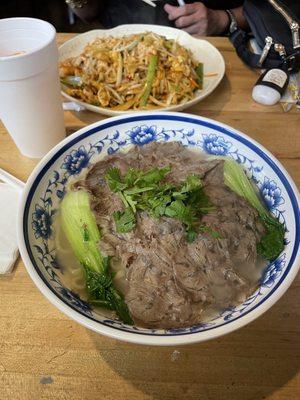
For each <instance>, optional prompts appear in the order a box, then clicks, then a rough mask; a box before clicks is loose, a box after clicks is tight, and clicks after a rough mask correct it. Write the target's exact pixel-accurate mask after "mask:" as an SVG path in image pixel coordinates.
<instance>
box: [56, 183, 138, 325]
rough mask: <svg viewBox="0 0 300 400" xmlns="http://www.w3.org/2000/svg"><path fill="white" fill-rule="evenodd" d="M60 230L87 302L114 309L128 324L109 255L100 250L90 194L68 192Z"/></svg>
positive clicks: (63, 206) (128, 320)
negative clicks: (80, 274) (73, 258)
mask: <svg viewBox="0 0 300 400" xmlns="http://www.w3.org/2000/svg"><path fill="white" fill-rule="evenodd" d="M60 212H61V221H62V229H63V231H64V233H65V235H66V238H67V240H68V241H69V243H70V245H71V248H72V250H73V252H74V254H75V256H76V258H77V259H78V261H79V262H80V264H81V265H82V267H83V269H84V272H85V279H86V291H87V294H88V299H89V301H90V302H92V303H95V302H98V305H101V306H102V307H106V308H108V309H110V310H114V311H116V313H117V315H118V317H119V318H120V319H121V320H122V321H123V322H125V323H131V324H132V320H131V318H130V315H129V312H128V309H127V306H126V303H125V301H124V298H123V296H122V294H121V293H119V292H118V291H117V290H116V289H115V287H114V285H113V275H112V273H111V272H110V270H109V258H107V257H103V256H102V254H101V253H100V251H99V248H98V245H99V241H100V232H99V229H98V226H97V223H96V218H95V216H94V214H93V213H92V211H91V208H90V201H89V194H88V193H87V192H85V191H84V190H77V191H71V192H69V193H68V194H66V196H65V197H64V199H63V200H62V202H61V208H60Z"/></svg>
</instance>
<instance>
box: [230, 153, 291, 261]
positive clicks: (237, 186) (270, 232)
mask: <svg viewBox="0 0 300 400" xmlns="http://www.w3.org/2000/svg"><path fill="white" fill-rule="evenodd" d="M224 182H225V184H226V185H227V186H228V187H229V188H230V189H231V190H233V191H234V192H235V193H237V194H238V195H239V196H241V197H244V198H245V199H246V200H247V201H248V202H249V203H250V204H251V205H252V206H253V207H254V208H255V209H256V210H257V211H258V213H259V217H260V220H261V222H262V224H263V225H264V227H265V231H266V233H265V235H264V236H263V237H262V238H261V241H260V242H259V243H258V245H257V252H258V254H260V255H261V256H262V257H263V258H265V259H267V260H274V259H275V258H277V257H278V256H279V254H280V253H281V252H282V250H283V249H284V234H285V228H284V225H283V224H282V223H281V222H279V221H278V220H277V219H275V218H274V217H272V216H271V215H270V213H269V212H268V210H267V209H266V208H265V207H264V206H263V204H262V202H261V200H260V198H259V196H258V194H257V193H256V191H255V189H254V187H253V186H252V184H251V182H250V181H249V179H248V178H247V176H246V174H245V172H244V170H243V169H242V167H241V166H240V165H239V164H238V163H236V162H235V161H233V160H225V162H224Z"/></svg>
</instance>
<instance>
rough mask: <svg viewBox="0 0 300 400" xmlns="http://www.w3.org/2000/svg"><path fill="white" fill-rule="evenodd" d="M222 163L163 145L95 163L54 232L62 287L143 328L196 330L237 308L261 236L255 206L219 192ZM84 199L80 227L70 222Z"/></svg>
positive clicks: (261, 257)
mask: <svg viewBox="0 0 300 400" xmlns="http://www.w3.org/2000/svg"><path fill="white" fill-rule="evenodd" d="M226 162H227V161H224V160H223V159H208V158H206V157H205V156H204V155H202V154H201V153H199V152H194V151H191V150H189V149H187V148H185V147H183V146H182V145H181V144H179V143H177V142H170V143H151V144H148V145H145V146H143V147H138V146H136V147H134V148H132V149H131V150H129V151H128V152H127V153H116V154H113V155H110V156H107V157H105V158H104V159H102V160H101V161H99V162H97V163H95V164H94V165H93V166H92V167H91V168H90V169H89V171H88V173H87V174H86V176H85V177H84V178H82V179H80V180H78V181H77V182H76V183H75V184H73V185H72V186H71V187H70V188H69V193H67V194H66V196H65V198H64V200H63V201H62V207H61V210H60V212H59V213H58V216H57V219H56V223H55V232H56V248H57V258H58V261H59V263H60V265H62V269H63V276H64V279H65V283H66V285H67V286H68V287H69V288H70V289H72V290H73V291H75V292H77V293H78V294H79V295H80V296H81V297H82V298H83V299H86V300H87V301H89V302H91V304H93V305H94V306H95V307H101V310H103V307H104V308H105V309H107V310H109V311H108V312H109V313H110V314H109V315H112V314H111V313H115V314H114V315H116V317H118V318H120V319H121V320H123V321H124V322H125V323H134V324H135V325H138V326H144V327H149V328H161V329H169V328H176V327H187V326H192V325H195V324H199V323H201V322H203V321H205V320H208V319H210V318H212V317H213V316H215V315H216V314H217V313H219V312H220V311H221V310H223V309H226V308H228V307H232V306H235V305H237V304H239V303H241V302H243V301H244V300H246V298H247V297H249V295H251V293H253V292H254V291H255V289H256V288H257V287H258V284H259V279H260V277H261V275H262V271H263V268H264V267H265V265H266V263H267V261H266V258H267V257H268V256H266V255H265V252H266V251H265V247H263V245H264V246H265V244H266V239H268V238H269V236H268V234H269V231H270V228H269V225H267V223H266V222H265V219H263V218H262V215H263V212H262V211H261V210H264V208H263V205H261V209H260V208H259V207H257V208H258V209H256V208H255V207H253V205H251V204H250V203H251V202H249V201H248V200H249V199H246V198H244V197H243V196H241V195H239V194H237V193H236V192H237V190H236V191H234V190H232V189H231V188H230V187H229V186H230V185H229V184H226V183H227V182H226V179H225V172H226V171H225V166H226ZM230 162H231V163H233V162H232V161H230ZM237 167H238V168H240V167H239V166H237ZM240 173H241V174H243V175H244V176H243V179H246V180H247V181H248V179H247V178H246V176H245V174H244V173H243V171H242V170H241V172H240ZM248 184H249V185H250V186H249V188H250V190H252V191H253V196H257V195H256V192H255V189H254V188H253V187H252V186H251V184H250V182H249V181H248ZM72 195H73V196H77V198H76V199H75V200H74V199H72ZM78 196H79V197H78ZM74 198H75V197H74ZM86 199H88V203H87V206H85V207H86V208H85V209H87V208H88V211H87V212H89V213H90V215H89V217H86V219H85V217H84V213H82V214H81V216H80V217H79V216H78V217H76V216H75V214H78V215H79V214H80V213H81V211H82V210H83V209H84V206H83V205H82V206H81V202H82V204H83V201H86ZM256 199H258V197H256ZM72 201H73V206H72V203H71V202H72ZM85 204H86V203H85ZM78 210H79V211H78ZM265 213H266V215H267V211H266V210H265ZM76 218H77V219H76ZM268 218H269V220H272V221H273V222H274V224H277V225H278V226H281V224H280V223H279V222H278V221H276V220H275V219H273V218H272V217H271V216H268ZM70 221H71V222H72V223H74V224H75V225H76V224H77V227H79V228H78V232H79V235H81V236H80V238H79V240H78V242H75V239H76V240H77V239H78V238H74V237H72V236H75V232H76V227H75V228H72V229H71V222H70ZM68 224H69V225H70V227H68ZM93 224H94V225H95V226H97V230H98V232H99V233H98V232H96V231H95V228H94V227H93V226H94V225H93ZM278 226H277V227H278ZM277 230H278V231H279V229H277ZM282 231H284V230H283V229H282ZM80 232H81V233H80ZM283 234H284V233H283ZM98 235H99V236H98ZM282 242H283V237H282ZM76 243H78V244H76ZM93 246H95V247H93ZM81 247H82V251H81V250H80V249H81ZM80 251H81V253H80ZM95 251H97V252H98V253H97V254H95ZM82 253H85V254H84V255H82ZM99 257H100V258H99ZM95 260H96V261H95ZM99 265H101V266H100V267H99Z"/></svg>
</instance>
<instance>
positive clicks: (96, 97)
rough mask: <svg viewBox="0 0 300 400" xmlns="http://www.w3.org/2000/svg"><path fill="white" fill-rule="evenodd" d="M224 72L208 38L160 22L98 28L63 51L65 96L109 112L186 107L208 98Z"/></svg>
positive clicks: (67, 44) (218, 56)
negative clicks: (195, 35)
mask: <svg viewBox="0 0 300 400" xmlns="http://www.w3.org/2000/svg"><path fill="white" fill-rule="evenodd" d="M224 72H225V64H224V60H223V57H222V56H221V54H220V53H219V51H218V50H217V49H216V48H215V47H214V46H213V45H211V44H210V43H209V42H208V41H206V40H202V39H198V38H194V37H192V36H190V35H189V34H188V33H186V32H184V31H180V30H178V29H175V28H169V27H162V26H155V25H122V26H119V27H117V28H113V29H110V30H93V31H89V32H86V33H84V34H81V35H78V36H76V37H74V38H73V39H71V40H69V41H67V42H66V43H64V44H63V45H62V46H61V47H60V49H59V73H60V80H61V86H62V94H63V95H64V96H65V97H66V98H67V99H69V100H71V101H75V102H77V103H79V104H81V105H82V106H84V107H85V108H86V109H89V110H91V111H95V112H98V113H102V114H106V115H118V114H122V113H126V112H133V111H141V110H143V111H145V110H157V109H163V110H177V111H180V110H183V109H185V108H188V107H190V106H192V105H194V104H195V103H197V102H199V101H200V100H202V99H203V98H204V97H206V96H208V95H209V94H210V93H211V92H212V91H213V90H214V89H215V88H216V87H217V86H218V84H219V83H220V81H221V80H222V78H223V76H224Z"/></svg>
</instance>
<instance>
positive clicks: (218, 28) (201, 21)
mask: <svg viewBox="0 0 300 400" xmlns="http://www.w3.org/2000/svg"><path fill="white" fill-rule="evenodd" d="M164 8H165V11H166V12H167V13H168V14H169V20H170V21H175V26H176V27H177V28H181V29H183V30H184V31H186V32H188V33H190V34H191V35H198V36H203V35H204V36H205V35H218V34H220V33H223V32H224V31H225V30H226V28H227V26H228V25H229V17H228V15H227V13H226V11H224V10H211V9H210V8H207V7H205V5H204V4H203V3H192V4H186V5H185V6H182V7H175V6H171V5H170V4H166V5H165V7H164Z"/></svg>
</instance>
